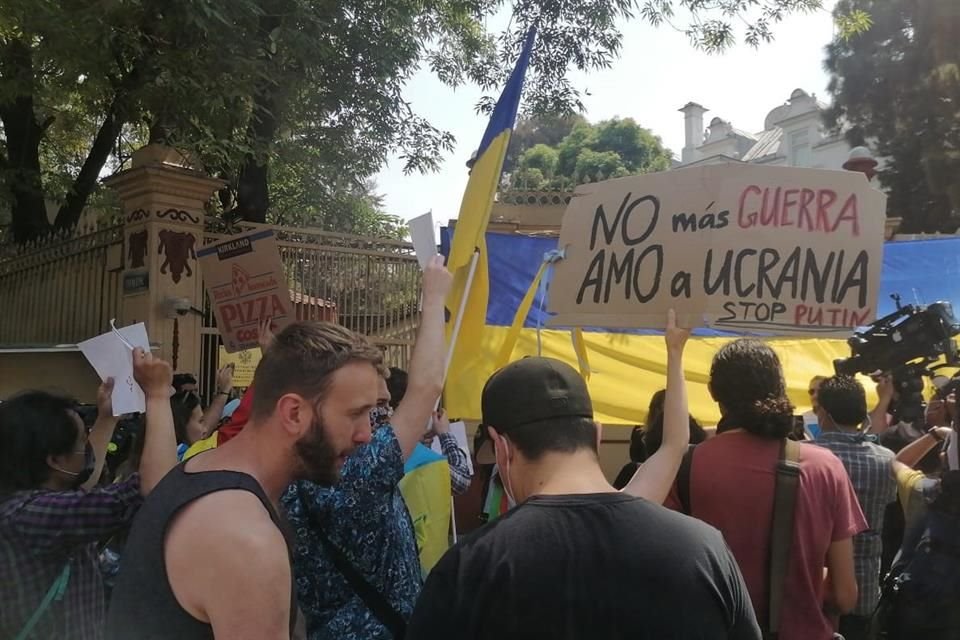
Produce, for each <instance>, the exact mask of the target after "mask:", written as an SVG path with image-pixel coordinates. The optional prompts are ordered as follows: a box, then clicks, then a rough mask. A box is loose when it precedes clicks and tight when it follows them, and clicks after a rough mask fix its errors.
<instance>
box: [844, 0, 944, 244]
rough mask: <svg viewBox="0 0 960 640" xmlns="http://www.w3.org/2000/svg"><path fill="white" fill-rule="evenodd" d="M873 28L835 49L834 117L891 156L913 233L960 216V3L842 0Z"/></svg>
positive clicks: (893, 208) (888, 180)
mask: <svg viewBox="0 0 960 640" xmlns="http://www.w3.org/2000/svg"><path fill="white" fill-rule="evenodd" d="M836 11H837V12H838V13H839V14H843V15H853V14H856V13H862V14H866V15H869V17H870V23H871V26H870V28H869V30H867V31H865V32H863V33H860V34H858V35H855V36H851V37H843V36H840V37H838V38H837V39H835V40H834V42H832V43H831V44H830V46H829V47H828V49H827V59H826V68H827V70H828V71H829V72H830V73H831V81H830V86H829V89H830V93H831V94H832V95H833V99H834V106H833V108H832V109H831V111H830V112H828V114H827V122H828V124H829V125H831V126H833V127H837V128H839V127H845V128H848V133H847V137H848V139H849V141H850V143H851V144H855V145H859V144H864V143H868V144H869V146H870V147H871V148H872V149H873V150H874V152H875V153H876V154H877V155H878V156H882V157H884V158H885V159H886V166H885V167H884V169H883V170H882V171H881V173H880V180H881V181H882V183H883V185H884V186H885V187H887V188H888V189H889V193H890V197H889V201H888V211H889V212H890V214H891V215H895V216H901V217H902V218H903V223H902V225H901V229H902V230H903V231H904V232H908V233H917V232H936V231H949V232H952V231H954V230H955V229H956V228H957V227H958V225H960V47H958V44H957V43H958V42H960V11H958V5H957V2H956V0H926V1H925V2H912V1H911V0H841V2H840V3H839V4H838V5H837V8H836Z"/></svg>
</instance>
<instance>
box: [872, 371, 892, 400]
mask: <svg viewBox="0 0 960 640" xmlns="http://www.w3.org/2000/svg"><path fill="white" fill-rule="evenodd" d="M876 381H877V396H878V397H879V398H880V400H886V401H887V402H889V401H890V400H893V392H894V388H893V376H892V375H891V374H890V373H889V372H884V373H881V374H880V376H879V377H878V378H876Z"/></svg>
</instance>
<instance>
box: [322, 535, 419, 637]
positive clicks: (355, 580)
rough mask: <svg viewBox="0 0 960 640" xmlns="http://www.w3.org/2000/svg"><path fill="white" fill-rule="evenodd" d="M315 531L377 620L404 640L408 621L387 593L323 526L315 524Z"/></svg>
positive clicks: (391, 632)
mask: <svg viewBox="0 0 960 640" xmlns="http://www.w3.org/2000/svg"><path fill="white" fill-rule="evenodd" d="M314 532H316V534H317V537H319V538H320V542H321V543H322V544H323V548H324V550H326V552H327V555H329V556H330V559H331V560H333V564H334V566H335V567H336V568H337V571H339V572H340V573H341V574H342V575H343V577H344V578H346V580H347V583H348V584H349V585H350V588H351V589H353V591H354V593H356V594H357V595H358V596H359V597H360V599H361V600H363V603H364V604H365V605H367V608H369V609H370V611H371V613H373V615H374V616H376V618H377V620H379V621H380V622H381V623H383V626H385V627H386V628H387V629H388V630H389V631H390V635H392V636H393V638H394V640H403V637H404V636H405V635H406V632H407V622H406V620H404V619H403V616H402V615H401V614H400V612H399V611H397V610H396V609H395V608H394V607H393V605H392V604H390V602H389V601H388V600H387V597H386V596H385V595H383V594H382V593H380V591H379V590H378V589H377V588H376V587H375V586H373V585H372V584H370V582H369V581H368V580H367V579H366V578H364V577H363V575H362V574H361V573H360V570H359V569H357V568H356V567H355V566H354V565H353V563H352V562H350V559H349V558H347V556H346V554H345V553H344V552H343V551H342V550H341V549H340V547H338V546H337V545H335V544H334V543H333V541H332V540H330V538H329V537H327V533H326V532H325V531H324V530H323V529H322V528H321V527H319V526H316V525H315V526H314Z"/></svg>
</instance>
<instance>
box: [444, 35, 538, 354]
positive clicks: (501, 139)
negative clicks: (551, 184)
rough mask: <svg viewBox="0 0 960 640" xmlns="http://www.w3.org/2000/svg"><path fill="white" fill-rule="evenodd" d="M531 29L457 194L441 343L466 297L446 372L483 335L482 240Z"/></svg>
mask: <svg viewBox="0 0 960 640" xmlns="http://www.w3.org/2000/svg"><path fill="white" fill-rule="evenodd" d="M535 37H536V29H534V28H531V29H530V31H529V33H527V39H526V41H525V42H524V44H523V50H522V51H521V53H520V59H519V60H517V65H516V67H514V69H513V73H511V74H510V79H509V80H508V81H507V85H506V86H505V87H504V89H503V93H501V94H500V99H499V100H498V101H497V105H496V107H494V109H493V114H492V115H491V116H490V122H489V124H487V130H486V131H485V132H484V134H483V139H482V140H481V141H480V147H479V148H478V149H477V152H476V156H475V162H474V164H473V167H472V168H471V171H470V179H469V180H468V181H467V188H466V190H465V191H464V193H463V202H462V203H461V205H460V215H459V216H458V217H457V225H456V230H455V232H454V234H453V241H452V244H451V245H450V252H449V254H448V257H447V268H448V269H449V270H450V271H451V272H453V274H454V280H453V288H452V289H451V291H450V294H449V296H448V297H447V311H448V312H449V315H448V322H447V338H448V340H449V339H450V338H451V337H452V336H451V332H452V329H453V326H454V324H455V322H456V319H457V314H458V312H459V310H460V306H461V304H462V303H463V299H464V296H466V305H465V306H464V309H463V319H462V322H461V327H460V334H459V337H458V338H457V340H456V344H453V345H451V348H452V349H453V360H452V365H451V369H450V370H451V371H453V370H454V369H455V368H457V367H459V366H463V364H464V363H465V361H466V360H468V359H470V358H472V357H474V355H475V350H474V346H475V345H476V341H477V340H479V339H480V336H481V334H482V333H483V326H484V318H485V317H486V314H487V299H488V297H489V293H490V287H489V282H488V269H487V250H486V242H485V240H484V236H485V233H486V231H487V223H488V222H489V220H490V210H491V209H492V208H493V199H494V196H495V195H496V193H497V187H498V186H499V184H500V173H501V171H502V170H503V159H504V157H506V155H507V147H508V146H509V144H510V133H511V131H512V130H513V125H514V121H515V120H516V119H517V109H518V107H519V105H520V94H521V93H522V92H523V79H524V76H525V75H526V72H527V66H528V65H529V63H530V52H531V51H532V49H533V41H534V38H535ZM475 253H476V254H478V256H477V266H476V271H475V273H474V276H473V281H472V286H471V283H470V282H468V280H469V276H470V263H471V262H472V261H473V256H474V254H475Z"/></svg>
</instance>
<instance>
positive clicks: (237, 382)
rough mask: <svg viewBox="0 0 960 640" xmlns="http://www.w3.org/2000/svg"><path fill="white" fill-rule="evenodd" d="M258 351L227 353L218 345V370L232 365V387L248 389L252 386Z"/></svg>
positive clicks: (248, 350) (257, 362) (245, 350)
mask: <svg viewBox="0 0 960 640" xmlns="http://www.w3.org/2000/svg"><path fill="white" fill-rule="evenodd" d="M260 357H261V354H260V349H244V350H243V351H237V352H236V353H229V352H227V350H226V349H225V348H224V347H223V345H220V357H219V364H218V365H217V368H218V369H222V368H224V367H225V366H227V365H228V364H232V365H233V386H235V387H241V388H243V387H249V386H250V385H251V384H253V374H254V372H256V370H257V365H258V364H260Z"/></svg>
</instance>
